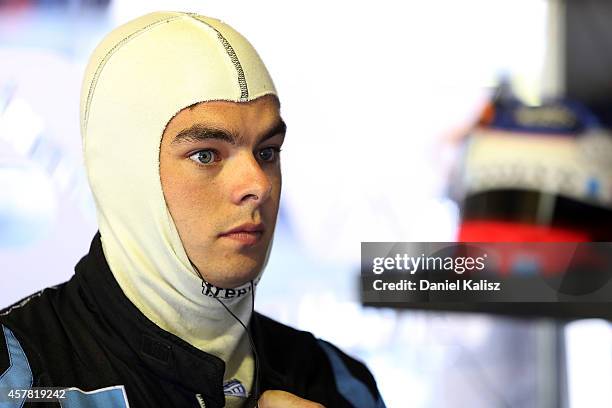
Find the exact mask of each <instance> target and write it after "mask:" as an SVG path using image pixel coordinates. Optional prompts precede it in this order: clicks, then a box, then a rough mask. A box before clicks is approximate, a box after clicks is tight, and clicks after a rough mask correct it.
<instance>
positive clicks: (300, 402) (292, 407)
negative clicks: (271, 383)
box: [257, 391, 325, 408]
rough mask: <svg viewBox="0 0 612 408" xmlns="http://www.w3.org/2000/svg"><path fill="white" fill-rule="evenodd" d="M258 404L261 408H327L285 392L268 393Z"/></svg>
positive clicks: (265, 393)
mask: <svg viewBox="0 0 612 408" xmlns="http://www.w3.org/2000/svg"><path fill="white" fill-rule="evenodd" d="M257 404H258V406H259V408H325V407H324V406H323V405H321V404H318V403H316V402H312V401H308V400H305V399H302V398H300V397H296V396H295V395H293V394H290V393H288V392H285V391H266V392H264V393H263V394H262V396H261V398H259V401H258V403H257Z"/></svg>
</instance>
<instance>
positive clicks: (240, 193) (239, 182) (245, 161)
mask: <svg viewBox="0 0 612 408" xmlns="http://www.w3.org/2000/svg"><path fill="white" fill-rule="evenodd" d="M232 167H233V168H232V169H231V171H232V172H233V173H234V180H233V183H232V184H233V185H234V188H233V191H232V201H233V202H234V204H236V205H240V204H243V203H244V202H247V201H250V200H252V201H253V202H254V203H256V204H261V203H263V202H265V201H266V200H267V199H268V197H269V196H270V193H271V191H272V183H271V182H270V179H269V177H268V175H267V174H266V173H265V172H264V171H263V169H262V168H261V164H260V163H259V162H258V161H257V159H256V158H255V157H254V155H253V154H252V153H246V152H245V153H244V154H241V155H240V157H237V160H236V163H235V166H232Z"/></svg>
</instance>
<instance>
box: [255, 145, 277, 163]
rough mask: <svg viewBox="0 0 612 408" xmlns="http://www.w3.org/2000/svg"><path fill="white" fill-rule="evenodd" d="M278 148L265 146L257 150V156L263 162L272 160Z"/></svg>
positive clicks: (274, 158) (275, 157)
mask: <svg viewBox="0 0 612 408" xmlns="http://www.w3.org/2000/svg"><path fill="white" fill-rule="evenodd" d="M279 152H280V148H278V147H266V148H264V149H261V150H260V151H259V158H260V159H261V160H263V161H265V162H273V161H274V160H276V159H277V158H278V153H279Z"/></svg>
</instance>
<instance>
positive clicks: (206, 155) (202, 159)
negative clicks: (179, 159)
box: [189, 150, 218, 164]
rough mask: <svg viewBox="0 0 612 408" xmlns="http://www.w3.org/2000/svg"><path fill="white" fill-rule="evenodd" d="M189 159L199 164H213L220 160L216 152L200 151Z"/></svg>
mask: <svg viewBox="0 0 612 408" xmlns="http://www.w3.org/2000/svg"><path fill="white" fill-rule="evenodd" d="M189 158H190V159H191V160H193V161H195V162H196V163H199V164H211V163H213V162H215V161H217V160H218V154H217V152H215V151H214V150H200V151H197V152H195V153H194V154H192V155H191V156H189Z"/></svg>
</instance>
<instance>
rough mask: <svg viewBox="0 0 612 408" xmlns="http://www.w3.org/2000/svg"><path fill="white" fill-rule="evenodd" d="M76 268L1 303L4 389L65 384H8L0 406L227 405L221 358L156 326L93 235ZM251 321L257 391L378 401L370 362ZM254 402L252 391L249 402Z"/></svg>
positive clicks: (367, 405)
mask: <svg viewBox="0 0 612 408" xmlns="http://www.w3.org/2000/svg"><path fill="white" fill-rule="evenodd" d="M75 272H76V273H75V275H74V276H73V277H72V278H71V279H70V280H69V281H68V282H65V283H63V284H60V285H58V286H55V287H51V288H47V289H44V290H42V291H40V292H38V293H36V294H34V295H31V296H29V297H27V298H25V299H24V300H22V301H20V302H18V303H16V304H14V305H12V306H10V307H8V308H6V309H4V310H2V311H1V312H0V324H1V328H2V332H1V333H0V393H3V394H7V392H8V391H9V390H11V389H12V390H17V389H27V388H30V387H62V388H67V390H64V391H63V392H62V393H56V395H55V396H60V397H63V398H62V399H58V400H57V401H56V402H47V403H45V402H42V403H40V402H31V401H25V400H24V399H23V398H16V397H15V395H16V394H15V393H12V394H11V395H12V396H13V399H11V398H8V397H7V396H6V395H0V408H4V407H21V406H30V405H31V406H33V407H43V406H50V407H51V406H53V407H58V406H61V407H64V408H102V407H104V408H111V407H112V408H122V407H132V408H134V407H200V408H201V407H206V408H216V407H223V405H224V403H225V395H224V387H223V374H224V362H223V361H222V360H221V359H219V358H217V357H215V356H213V355H210V354H207V353H205V352H203V351H201V350H199V349H197V348H195V347H193V346H191V345H190V344H188V343H187V342H185V341H183V340H181V339H180V338H178V337H177V336H175V335H173V334H171V333H169V332H166V331H164V330H162V329H161V328H159V327H158V326H156V325H155V324H154V323H153V322H151V321H150V320H148V319H147V318H146V317H145V316H144V315H143V314H142V313H141V312H140V310H138V309H137V308H136V307H135V306H134V305H133V304H132V303H131V302H130V301H129V300H128V298H127V297H126V296H125V295H124V293H123V291H122V290H121V288H120V287H119V285H118V284H117V281H116V280H115V278H114V276H113V274H112V273H111V271H110V268H109V267H108V264H107V262H106V260H105V258H104V254H103V252H102V245H101V242H100V236H99V234H97V235H96V236H95V237H94V239H93V242H92V244H91V248H90V251H89V254H87V255H86V256H85V257H83V258H82V259H81V260H80V261H79V263H78V264H77V265H76V268H75ZM230 318H231V317H230ZM249 330H250V333H251V336H252V338H253V342H254V344H255V349H256V350H257V354H258V356H259V366H260V370H259V373H260V391H261V392H263V391H265V390H271V389H274V390H284V391H287V392H290V393H292V394H295V395H297V396H299V397H302V398H306V399H308V400H312V401H316V402H319V403H321V404H323V405H325V406H326V407H328V408H332V407H358V408H380V407H384V404H383V402H382V399H381V398H380V395H379V393H378V390H377V388H376V383H375V382H374V379H373V377H372V375H371V374H370V372H369V371H368V369H367V368H366V367H365V366H364V365H363V364H362V363H360V362H358V361H356V360H354V359H352V358H351V357H349V356H347V355H346V354H344V353H343V352H341V351H340V350H338V349H337V348H336V347H334V346H333V345H331V344H329V343H327V342H324V341H322V340H318V339H316V338H315V337H314V336H313V335H312V334H310V333H307V332H303V331H299V330H295V329H292V328H290V327H287V326H285V325H283V324H280V323H278V322H276V321H274V320H272V319H269V318H267V317H265V316H263V315H261V314H258V313H253V315H252V318H251V321H250V324H249ZM24 402H25V405H24ZM58 402H59V404H61V405H58ZM254 405H255V396H254V395H252V396H251V397H249V400H248V401H247V404H246V405H245V406H254Z"/></svg>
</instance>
